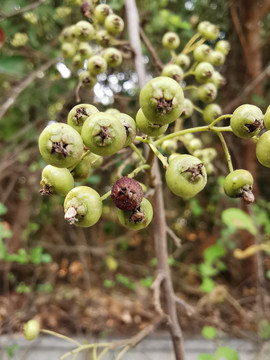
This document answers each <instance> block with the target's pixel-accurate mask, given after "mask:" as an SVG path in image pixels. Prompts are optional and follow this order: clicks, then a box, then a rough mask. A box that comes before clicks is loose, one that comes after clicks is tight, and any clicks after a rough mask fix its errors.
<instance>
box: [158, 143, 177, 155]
mask: <svg viewBox="0 0 270 360" xmlns="http://www.w3.org/2000/svg"><path fill="white" fill-rule="evenodd" d="M177 148H178V145H177V140H173V139H172V140H171V139H169V140H165V141H163V143H162V144H161V149H162V150H163V151H165V152H166V153H169V154H171V153H175V152H176V150H177Z"/></svg>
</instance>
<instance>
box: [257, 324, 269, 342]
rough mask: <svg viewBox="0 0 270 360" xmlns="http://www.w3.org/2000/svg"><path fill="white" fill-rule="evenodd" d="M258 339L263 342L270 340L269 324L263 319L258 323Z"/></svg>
mask: <svg viewBox="0 0 270 360" xmlns="http://www.w3.org/2000/svg"><path fill="white" fill-rule="evenodd" d="M259 337H260V338H262V339H265V340H267V339H269V338H270V323H269V322H268V321H267V320H265V319H264V320H261V321H260V322H259Z"/></svg>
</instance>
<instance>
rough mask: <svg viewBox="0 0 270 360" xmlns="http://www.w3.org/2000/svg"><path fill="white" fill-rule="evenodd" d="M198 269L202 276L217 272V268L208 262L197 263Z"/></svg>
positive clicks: (212, 274)
mask: <svg viewBox="0 0 270 360" xmlns="http://www.w3.org/2000/svg"><path fill="white" fill-rule="evenodd" d="M199 270H200V272H201V274H202V276H215V275H217V274H218V269H215V268H214V267H213V266H212V265H211V264H209V263H202V264H200V265H199Z"/></svg>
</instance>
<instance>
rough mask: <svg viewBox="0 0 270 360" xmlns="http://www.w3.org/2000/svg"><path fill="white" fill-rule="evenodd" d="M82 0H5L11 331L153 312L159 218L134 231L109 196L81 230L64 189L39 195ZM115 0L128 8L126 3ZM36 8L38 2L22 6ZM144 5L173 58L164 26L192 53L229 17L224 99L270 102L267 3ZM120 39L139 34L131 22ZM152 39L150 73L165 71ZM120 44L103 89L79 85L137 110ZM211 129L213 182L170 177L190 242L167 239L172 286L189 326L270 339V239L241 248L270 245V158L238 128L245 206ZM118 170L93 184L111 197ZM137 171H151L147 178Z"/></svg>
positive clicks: (1, 25) (113, 163) (104, 327)
mask: <svg viewBox="0 0 270 360" xmlns="http://www.w3.org/2000/svg"><path fill="white" fill-rule="evenodd" d="M79 3H80V2H79V1H76V0H63V1H60V0H59V1H58V0H46V1H44V2H42V1H27V0H1V10H0V47H1V48H0V94H1V98H0V139H1V143H0V156H1V162H0V273H1V281H0V332H1V334H12V333H15V332H20V331H21V329H22V324H23V323H24V322H25V321H27V320H29V319H31V318H33V317H34V318H36V319H37V320H39V321H40V323H41V326H42V327H44V328H47V329H52V330H56V331H59V332H61V333H63V334H70V333H72V334H81V333H82V332H83V333H91V334H95V335H99V336H109V335H112V334H123V333H125V334H127V333H130V334H131V333H134V332H136V331H138V330H140V329H142V328H143V327H144V326H145V325H146V324H148V323H149V322H151V320H152V319H153V318H154V316H155V310H154V307H153V302H152V293H151V290H150V286H151V284H152V282H153V280H154V278H155V275H156V258H155V253H154V247H153V232H152V226H154V224H152V225H151V226H150V227H148V228H147V229H146V230H142V231H140V232H134V231H127V230H125V229H124V228H123V227H121V226H120V225H119V222H118V220H117V216H116V211H115V209H114V207H113V204H112V202H111V200H110V199H108V200H107V201H106V203H105V207H104V213H103V216H102V219H101V220H100V221H99V222H98V223H97V224H96V225H95V226H94V227H92V228H89V229H82V228H77V227H74V226H70V225H68V224H67V223H66V222H65V221H64V218H63V200H64V199H63V198H61V197H58V196H52V197H45V196H43V197H42V196H41V195H40V194H39V190H40V188H41V187H40V184H39V183H40V178H41V172H42V169H43V168H44V166H45V163H44V161H43V160H42V158H41V156H40V154H39V151H38V145H37V142H38V136H39V134H40V132H41V131H42V130H43V128H44V127H45V126H46V125H47V124H48V122H49V121H60V122H66V119H67V115H68V112H69V110H70V109H71V108H72V107H73V106H74V105H76V104H77V102H76V85H77V73H76V71H74V70H73V69H72V66H71V64H70V63H69V62H67V61H64V60H63V59H62V58H61V52H60V43H59V36H60V33H61V31H62V30H63V28H64V27H66V26H68V25H71V24H73V23H75V22H76V21H79V20H81V19H83V15H82V14H81V12H80V7H79V6H78V4H79ZM108 3H109V5H110V6H111V7H112V8H113V9H114V11H115V12H116V13H117V14H119V15H120V16H121V17H123V19H124V20H125V19H126V16H125V7H124V1H123V0H112V1H109V2H108ZM28 5H30V7H29V10H28V11H23V12H21V13H18V14H16V12H18V11H20V10H21V9H23V8H24V7H26V6H28ZM79 5H80V4H79ZM137 6H138V9H139V13H140V24H141V27H142V28H143V30H144V32H145V34H146V36H147V38H148V40H149V41H150V42H151V44H152V47H153V48H154V49H155V51H156V53H157V55H158V56H159V58H160V59H161V61H162V62H163V63H166V62H168V61H169V60H170V53H169V51H168V50H166V49H164V48H162V46H161V41H160V39H161V37H162V36H163V34H164V33H165V32H166V31H168V30H169V31H175V32H177V34H178V35H179V36H180V38H181V45H180V50H181V49H182V48H183V46H184V44H185V43H186V42H187V41H188V40H189V39H190V38H191V36H192V35H194V34H195V33H196V27H197V24H198V22H200V21H203V20H208V21H211V22H212V23H214V24H216V25H218V26H219V27H220V39H225V38H226V39H227V40H228V41H229V42H230V44H231V52H230V53H229V55H228V56H227V59H226V63H225V64H224V65H223V66H222V67H221V68H220V70H219V71H220V72H221V74H222V75H223V76H224V78H225V79H226V84H225V85H224V86H223V87H222V88H221V89H220V91H219V94H218V99H217V102H218V103H219V104H220V105H221V107H222V109H223V113H224V114H226V113H231V112H232V111H233V110H234V109H235V108H236V107H237V106H239V105H240V104H244V103H251V104H254V105H257V106H259V107H260V108H261V109H262V111H263V112H265V110H266V108H267V106H268V105H269V103H270V91H269V90H270V81H269V74H270V63H269V61H270V55H269V54H270V53H269V46H270V12H269V7H270V4H269V0H265V1H255V0H250V1H244V0H239V1H229V0H227V1H223V0H187V1H184V0H177V1H173V0H156V1H144V0H141V1H137ZM121 40H123V41H126V40H128V34H127V31H124V32H123V35H122V38H121ZM209 44H210V45H211V42H209ZM142 45H143V51H144V60H145V65H146V69H147V74H148V75H147V76H148V77H149V79H150V78H151V77H154V76H157V75H158V73H157V72H156V69H155V67H154V62H153V59H152V58H151V54H149V52H148V49H147V48H146V47H145V45H144V44H142ZM122 50H123V51H125V52H126V56H125V58H126V60H125V61H124V62H123V64H122V65H121V66H120V67H119V68H117V69H116V70H114V71H113V73H111V74H101V75H99V76H98V83H97V84H96V85H95V87H94V89H93V90H82V89H81V91H80V97H81V102H82V103H91V104H94V105H95V106H97V107H98V108H99V110H101V111H102V110H105V109H107V108H108V107H115V108H117V109H119V110H120V111H122V112H126V113H128V114H130V115H131V116H133V117H134V116H135V114H136V112H137V110H138V109H139V103H138V83H137V75H136V72H135V70H134V64H133V59H132V52H131V50H130V47H129V46H128V44H127V45H126V46H124V47H123V48H122ZM185 121H186V123H185V124H186V125H187V126H198V125H203V120H202V118H201V116H200V114H199V113H194V114H193V115H192V117H191V119H188V120H185ZM200 138H201V139H202V141H203V143H204V144H205V146H208V147H213V148H215V149H216V150H217V152H218V156H217V158H216V159H215V160H214V162H213V165H214V167H213V171H212V174H210V175H209V179H208V184H207V186H206V188H205V190H204V191H203V192H202V193H200V194H199V195H198V196H197V197H196V198H192V199H190V200H188V201H184V200H182V199H180V198H175V196H172V193H171V192H170V191H169V189H168V188H167V187H166V186H164V196H165V199H166V201H165V205H166V217H167V222H168V225H169V226H170V228H171V229H172V230H173V232H174V233H175V234H176V235H177V236H178V237H179V238H181V240H182V246H181V247H180V248H177V247H176V246H175V243H174V241H173V239H172V238H170V237H168V248H169V253H170V257H169V265H170V267H171V271H172V276H173V282H174V288H175V290H176V293H177V295H178V296H179V297H181V298H182V299H184V300H186V301H187V302H188V303H190V304H191V305H193V306H194V307H195V308H196V316H194V317H192V318H191V319H190V318H189V317H188V316H187V315H186V313H185V312H184V311H183V310H182V309H181V308H180V309H179V314H180V319H181V325H182V326H183V329H184V331H185V332H186V333H189V334H197V333H199V332H200V331H201V328H202V326H203V325H205V324H208V325H211V326H214V327H216V328H217V329H221V330H223V331H225V332H230V333H231V334H234V335H238V336H240V335H243V334H244V333H245V331H256V332H257V334H258V337H259V339H268V338H270V308H269V301H270V300H269V285H270V257H269V255H270V250H269V249H270V248H268V252H267V251H264V252H258V251H257V252H256V251H255V253H253V254H251V256H248V257H246V258H243V259H239V258H236V257H234V255H233V252H234V249H235V248H240V249H246V248H248V247H249V246H251V245H254V244H255V243H266V244H269V241H270V202H269V200H270V187H269V169H267V168H263V167H262V166H261V165H260V164H259V163H258V161H257V160H256V157H255V151H254V149H255V148H254V146H255V145H254V144H253V143H252V142H251V141H242V140H241V139H239V138H236V137H235V136H230V135H226V140H227V143H228V146H229V149H230V151H231V155H232V159H233V163H234V165H235V168H244V169H248V170H249V171H251V172H252V174H253V177H254V179H255V186H254V192H255V196H256V202H255V204H254V205H252V206H250V207H249V208H248V209H247V208H246V207H245V206H244V205H243V203H242V202H241V201H240V200H232V199H229V198H227V197H226V196H225V194H224V191H223V187H222V184H223V180H224V176H226V175H227V166H226V162H225V158H224V155H223V153H222V148H221V145H220V143H219V142H218V138H217V137H216V136H214V135H213V134H204V135H202V136H201V137H200ZM119 169H120V170H121V171H122V170H123V173H128V172H129V171H130V169H131V167H130V164H129V163H128V161H126V158H125V154H123V153H122V154H119V155H116V156H115V157H113V158H104V161H103V163H102V164H101V165H100V166H99V167H98V168H97V169H94V170H92V172H91V174H90V176H89V178H88V179H87V180H86V182H85V184H87V185H89V186H91V187H93V188H95V189H96V190H97V191H98V192H99V193H100V194H103V193H105V192H106V191H108V189H109V187H110V185H111V184H112V183H113V181H115V180H116V179H117V176H118V174H119V171H120V170H119ZM139 180H140V181H142V182H143V181H144V180H143V177H142V176H141V177H139ZM235 219H238V220H237V221H235Z"/></svg>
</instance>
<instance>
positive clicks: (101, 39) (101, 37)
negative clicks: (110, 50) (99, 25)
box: [96, 30, 112, 47]
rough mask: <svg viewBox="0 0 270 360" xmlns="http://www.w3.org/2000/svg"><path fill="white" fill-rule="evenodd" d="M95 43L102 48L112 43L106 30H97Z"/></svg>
mask: <svg viewBox="0 0 270 360" xmlns="http://www.w3.org/2000/svg"><path fill="white" fill-rule="evenodd" d="M96 42H97V43H98V44H99V45H100V46H102V47H108V46H110V45H111V43H112V37H111V35H110V34H109V33H108V32H107V31H106V30H99V31H98V32H97V33H96Z"/></svg>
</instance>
